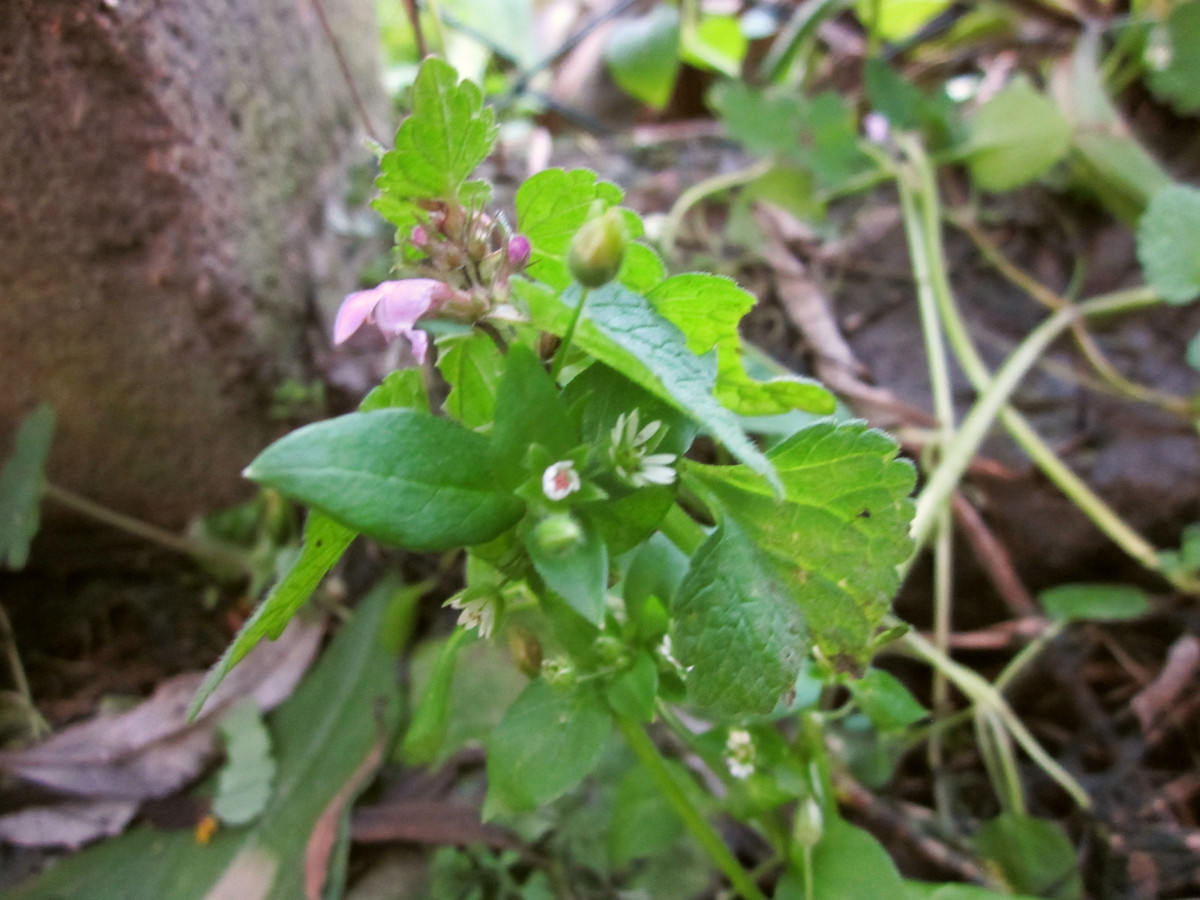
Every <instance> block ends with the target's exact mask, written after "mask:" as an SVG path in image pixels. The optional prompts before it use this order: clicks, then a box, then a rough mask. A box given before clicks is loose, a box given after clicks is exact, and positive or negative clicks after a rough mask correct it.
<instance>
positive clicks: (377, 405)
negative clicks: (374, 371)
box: [358, 368, 429, 412]
mask: <svg viewBox="0 0 1200 900" xmlns="http://www.w3.org/2000/svg"><path fill="white" fill-rule="evenodd" d="M391 407H397V408H406V407H407V408H412V409H418V410H420V411H421V412H429V392H428V391H427V390H426V389H425V376H424V373H422V371H421V370H420V369H419V368H418V369H399V370H397V371H395V372H389V373H388V374H387V375H385V376H384V379H383V381H381V382H380V383H379V384H378V385H376V386H375V387H374V388H373V389H372V390H371V392H370V393H369V394H367V396H365V397H363V399H362V402H361V403H360V404H358V411H359V412H371V411H373V410H376V409H389V408H391Z"/></svg>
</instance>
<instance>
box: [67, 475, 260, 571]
mask: <svg viewBox="0 0 1200 900" xmlns="http://www.w3.org/2000/svg"><path fill="white" fill-rule="evenodd" d="M45 496H46V497H47V498H49V499H50V500H54V501H55V502H56V503H60V504H62V505H63V506H65V507H67V508H68V509H72V510H74V511H75V512H77V513H80V514H82V515H85V516H87V517H88V518H89V519H94V520H95V521H97V522H102V523H103V524H105V525H108V526H110V527H112V528H116V529H118V530H120V531H124V532H125V533H126V534H131V535H133V536H134V537H138V538H141V539H142V540H144V541H149V542H150V543H152V544H157V545H158V546H160V547H164V548H165V549H167V550H171V551H173V552H175V553H181V554H183V555H184V556H189V557H191V558H192V559H198V560H208V561H209V562H212V563H217V564H219V565H223V566H229V567H231V568H234V569H236V571H238V572H241V573H243V574H245V575H249V574H252V573H251V572H250V567H249V565H248V563H247V562H246V560H245V558H244V557H242V555H241V554H239V553H236V552H234V551H232V550H228V549H226V548H224V547H219V546H216V545H214V544H206V543H203V542H201V541H196V540H192V539H190V538H185V537H180V536H179V535H177V534H172V533H171V532H169V531H165V530H164V529H162V528H159V527H157V526H155V525H151V524H150V523H149V522H143V521H141V520H140V519H135V518H133V517H132V516H127V515H125V514H124V513H119V512H117V511H116V510H112V509H109V508H107V507H105V506H101V505H100V504H99V503H94V502H93V501H91V500H88V499H87V498H86V497H81V496H79V495H78V494H76V493H74V492H73V491H69V490H67V489H66V488H60V487H58V486H56V485H53V484H47V485H46V487H45Z"/></svg>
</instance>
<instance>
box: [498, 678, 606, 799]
mask: <svg viewBox="0 0 1200 900" xmlns="http://www.w3.org/2000/svg"><path fill="white" fill-rule="evenodd" d="M611 729H612V717H611V716H610V715H609V713H608V710H607V709H606V708H605V707H604V705H603V703H601V701H600V698H599V697H597V696H596V695H595V694H593V693H590V692H589V691H587V690H586V689H580V690H575V691H567V690H559V689H558V688H555V687H553V686H551V685H550V684H549V683H547V682H546V681H545V680H544V679H542V678H537V679H534V680H533V681H531V682H530V683H529V685H528V687H526V688H525V690H524V691H522V693H521V696H520V697H518V698H517V699H516V702H514V703H513V705H512V706H510V707H509V708H508V712H507V713H505V715H504V718H503V719H502V720H501V722H500V724H499V725H498V726H496V729H495V731H493V732H492V736H491V739H490V740H489V742H488V757H487V774H488V795H487V802H486V803H485V805H484V818H485V819H488V818H491V817H492V816H493V815H495V814H496V813H498V812H504V811H508V812H518V811H520V810H525V809H536V808H537V807H539V806H542V805H544V804H546V803H549V802H550V801H552V800H555V799H556V798H558V797H561V796H562V795H563V794H564V793H566V792H567V791H568V790H570V789H571V788H573V787H574V786H575V785H577V784H578V783H579V782H580V781H582V780H583V779H584V777H585V776H586V775H587V774H588V773H589V772H590V771H591V770H592V767H593V766H594V765H595V764H596V762H597V761H598V760H599V759H600V754H601V753H603V751H604V746H605V743H606V742H607V740H608V737H609V733H610V731H611Z"/></svg>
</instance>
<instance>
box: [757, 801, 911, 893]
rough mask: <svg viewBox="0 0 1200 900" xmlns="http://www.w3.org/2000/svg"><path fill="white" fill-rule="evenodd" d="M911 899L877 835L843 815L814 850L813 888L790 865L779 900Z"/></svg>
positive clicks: (828, 827) (827, 826)
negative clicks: (806, 886)
mask: <svg viewBox="0 0 1200 900" xmlns="http://www.w3.org/2000/svg"><path fill="white" fill-rule="evenodd" d="M805 897H819V898H820V900H883V898H884V897H887V898H893V897H894V898H897V900H907V898H908V893H907V891H906V889H905V884H904V881H903V880H902V879H901V878H900V873H899V872H898V871H897V870H896V864H895V863H894V862H892V858H891V857H890V856H888V853H887V851H886V850H884V849H883V846H882V845H881V844H880V843H879V841H877V840H876V839H875V838H874V837H872V836H871V835H870V834H868V833H867V832H866V831H863V830H862V829H861V828H856V827H855V826H853V825H850V824H848V823H846V822H843V821H842V820H841V819H834V820H833V821H831V822H829V823H828V824H827V825H826V826H825V833H824V835H823V836H822V837H821V840H820V841H818V842H817V845H816V846H815V847H814V848H813V853H812V892H811V893H806V892H805V889H804V876H803V875H802V874H801V873H800V872H798V871H797V870H796V869H794V868H789V869H788V872H787V874H786V875H785V876H784V879H783V880H782V881H781V882H780V885H779V888H778V890H777V891H776V892H775V900H803V898H805Z"/></svg>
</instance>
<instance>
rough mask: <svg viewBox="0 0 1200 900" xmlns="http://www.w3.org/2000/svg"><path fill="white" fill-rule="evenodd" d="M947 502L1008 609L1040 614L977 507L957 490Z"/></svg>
mask: <svg viewBox="0 0 1200 900" xmlns="http://www.w3.org/2000/svg"><path fill="white" fill-rule="evenodd" d="M951 503H952V507H953V510H954V519H955V521H957V522H958V524H959V527H960V528H961V529H962V533H963V537H965V538H966V539H967V543H968V544H970V545H971V549H972V550H973V551H975V558H976V559H977V560H979V564H980V565H981V566H983V571H984V572H985V573H986V574H987V576H988V580H989V581H991V582H992V586H993V587H995V588H996V592H997V593H998V594H1000V597H1001V598H1002V599H1003V600H1004V602H1005V604H1006V605H1007V606H1008V608H1009V611H1010V612H1011V613H1012V614H1013V615H1014V616H1015V617H1017V618H1022V617H1026V616H1039V615H1041V611H1040V610H1039V609H1038V605H1037V603H1036V602H1034V599H1033V597H1032V595H1030V593H1029V591H1028V590H1027V589H1026V587H1025V585H1024V583H1023V582H1022V581H1021V576H1020V575H1018V574H1017V570H1016V568H1015V567H1014V566H1013V562H1012V557H1011V556H1009V553H1008V550H1007V549H1006V548H1005V547H1004V545H1003V544H1001V543H1000V541H999V540H997V538H996V535H995V534H994V533H993V532H992V530H991V529H990V528H988V526H987V523H986V522H984V521H983V517H982V516H981V515H980V514H979V511H978V510H977V509H975V507H974V506H972V505H971V503H970V502H969V501H968V500H967V498H966V497H964V496H963V495H962V492H960V491H955V492H954V496H953V497H952V498H951Z"/></svg>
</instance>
